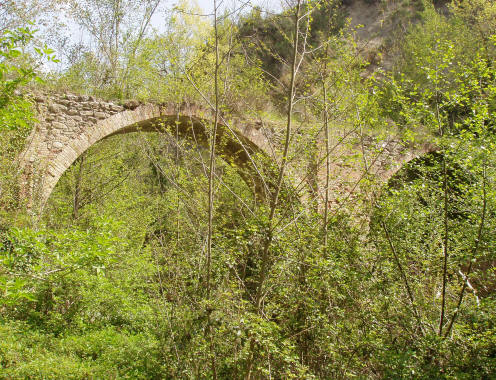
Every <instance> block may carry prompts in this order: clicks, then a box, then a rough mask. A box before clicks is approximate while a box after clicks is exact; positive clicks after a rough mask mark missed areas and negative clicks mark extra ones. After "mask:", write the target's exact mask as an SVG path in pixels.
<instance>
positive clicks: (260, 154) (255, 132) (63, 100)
mask: <svg viewBox="0 0 496 380" xmlns="http://www.w3.org/2000/svg"><path fill="white" fill-rule="evenodd" d="M33 99H34V101H35V103H36V108H37V112H38V120H39V123H38V124H37V125H36V127H35V128H34V130H33V131H32V133H31V135H30V137H29V140H28V141H27V144H26V147H25V149H24V151H23V153H22V154H21V155H20V157H19V165H20V168H21V173H22V175H21V180H20V189H21V198H23V199H24V200H25V201H26V202H27V204H28V206H29V207H30V208H31V207H34V206H35V205H36V207H41V209H42V208H43V206H44V204H45V203H46V201H47V200H48V198H49V196H50V194H51V192H52V190H53V189H54V187H55V185H56V184H57V182H58V180H59V179H60V177H61V176H62V174H63V173H64V172H65V171H66V170H67V169H68V168H69V167H70V166H71V164H72V163H73V162H74V161H75V160H76V159H77V158H78V157H79V156H80V155H81V154H82V153H83V152H85V151H86V150H87V149H88V148H90V147H91V146H92V145H93V144H95V143H97V142H98V141H100V140H102V139H105V138H106V137H109V136H113V135H116V134H121V133H130V132H139V131H143V132H153V131H156V132H158V131H169V132H170V133H171V134H172V135H176V134H177V135H178V136H179V137H181V138H186V139H190V140H192V141H194V142H196V143H197V144H199V145H201V146H204V147H207V146H208V144H209V139H210V138H209V130H210V127H211V125H212V120H213V113H212V111H210V110H206V109H204V108H201V107H198V106H195V105H191V104H181V105H175V104H161V105H159V104H140V103H138V102H136V101H130V102H127V103H126V104H124V105H120V104H115V103H111V102H106V101H101V100H97V99H95V98H94V97H91V96H85V95H74V94H57V93H55V94H49V95H47V94H43V95H37V96H33ZM280 134H281V133H279V135H280ZM280 137H282V136H278V133H277V131H275V130H274V128H270V127H266V126H264V123H263V122H261V121H260V122H250V121H246V120H242V119H240V118H238V119H236V118H235V119H230V121H229V122H228V121H226V120H224V118H222V117H221V120H220V125H219V127H218V135H217V140H216V145H217V151H218V153H219V155H220V156H221V157H223V158H224V159H225V160H227V161H229V162H230V163H231V164H233V165H235V166H236V168H237V169H238V172H239V173H240V175H241V176H242V177H243V179H245V181H247V183H248V184H249V185H250V187H251V188H254V189H255V192H256V193H258V194H262V195H266V194H267V192H270V184H269V183H270V179H266V180H265V181H264V179H263V178H264V175H262V172H264V173H265V175H267V173H268V172H270V170H273V167H274V166H273V165H271V164H270V162H271V161H272V162H278V161H280V154H278V153H277V152H278V151H279V149H277V145H278V141H279V140H280ZM333 138H334V141H339V139H341V137H340V136H338V135H336V136H334V137H333ZM320 145H321V146H322V145H323V144H320ZM355 145H356V144H355ZM342 146H345V144H343V145H342ZM321 148H322V147H320V148H319V149H321ZM358 149H360V150H361V152H362V155H363V158H364V159H363V160H362V161H363V162H362V161H360V162H355V163H353V164H350V163H349V162H350V161H349V160H348V158H349V157H350V156H353V155H355V154H356V153H357V150H358ZM321 150H322V149H321ZM425 150H426V149H425V148H421V149H410V150H408V149H405V148H404V147H403V146H402V145H401V144H399V143H398V142H397V141H395V140H394V139H389V140H387V141H384V142H382V143H380V144H379V146H378V145H377V143H372V144H371V143H370V142H369V143H365V144H364V141H363V139H362V140H361V144H360V145H359V146H355V147H354V148H351V150H350V148H349V145H348V148H344V149H343V148H341V147H338V148H337V149H335V151H334V152H333V157H339V158H338V159H333V164H332V167H331V171H332V181H331V183H330V186H329V187H330V190H331V194H332V199H331V201H332V203H333V204H334V203H335V202H336V201H338V202H339V200H338V198H339V197H343V196H346V194H348V193H349V194H350V195H351V194H352V192H354V191H355V190H356V188H357V185H358V184H359V183H360V181H361V180H362V179H363V178H364V176H365V175H366V174H373V175H374V176H376V177H378V178H381V179H382V180H387V179H388V178H389V177H390V176H391V175H392V174H393V173H395V171H396V170H397V169H398V168H399V167H401V165H402V164H403V163H404V162H406V161H409V160H410V159H412V158H414V157H417V156H419V155H420V154H422V153H424V152H425ZM377 152H379V154H377ZM367 157H369V159H368V160H367ZM260 158H262V159H260ZM367 161H368V162H367ZM324 163H325V162H324ZM268 167H269V169H268ZM270 168H272V169H270ZM322 168H323V169H324V170H325V165H321V169H317V170H315V171H314V173H313V174H312V175H308V166H306V164H305V163H301V165H298V164H297V165H296V166H295V169H294V170H293V171H292V172H290V173H289V176H290V177H291V179H292V182H293V184H294V186H295V188H296V189H297V190H300V191H301V190H302V188H303V187H305V188H308V186H306V185H308V184H310V188H312V187H313V188H314V192H316V193H317V196H316V198H318V199H319V200H320V202H319V203H320V204H322V200H323V199H324V198H323V195H322V193H323V191H324V189H325V181H324V177H325V174H324V173H325V171H324V170H323V169H322ZM265 178H270V177H268V176H265ZM290 182H291V181H290ZM315 189H317V190H316V191H315ZM318 192H320V193H321V194H320V195H319V194H318ZM307 195H308V192H307Z"/></svg>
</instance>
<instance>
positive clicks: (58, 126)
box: [52, 121, 66, 129]
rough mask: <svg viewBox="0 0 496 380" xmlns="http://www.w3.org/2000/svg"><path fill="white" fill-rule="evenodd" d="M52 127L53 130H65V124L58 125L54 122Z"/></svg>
mask: <svg viewBox="0 0 496 380" xmlns="http://www.w3.org/2000/svg"><path fill="white" fill-rule="evenodd" d="M52 127H53V128H55V129H65V128H66V126H65V124H62V123H59V122H58V121H54V122H53V123H52Z"/></svg>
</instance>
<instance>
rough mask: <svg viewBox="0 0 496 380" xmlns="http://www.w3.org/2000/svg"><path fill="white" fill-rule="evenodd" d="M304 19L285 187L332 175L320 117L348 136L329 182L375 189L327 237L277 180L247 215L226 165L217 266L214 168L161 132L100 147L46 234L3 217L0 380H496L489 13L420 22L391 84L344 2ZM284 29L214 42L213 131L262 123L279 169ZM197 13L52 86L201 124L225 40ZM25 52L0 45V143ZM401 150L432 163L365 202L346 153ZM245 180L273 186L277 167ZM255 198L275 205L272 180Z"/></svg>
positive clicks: (241, 23)
mask: <svg viewBox="0 0 496 380" xmlns="http://www.w3.org/2000/svg"><path fill="white" fill-rule="evenodd" d="M90 3H91V4H93V5H95V4H96V5H98V4H100V3H101V2H100V1H88V2H86V4H90ZM132 3H134V2H129V3H126V4H127V5H129V4H132ZM91 4H90V5H91ZM119 4H120V2H106V4H105V5H106V6H107V8H104V9H105V10H106V11H108V10H109V9H110V10H112V9H115V6H117V5H119ZM146 4H150V2H147V3H146ZM178 7H179V8H181V9H182V10H184V11H187V10H191V9H189V8H188V5H187V4H186V3H184V4H179V5H178ZM78 9H79V10H82V11H87V9H84V8H78ZM91 9H94V8H91ZM310 9H312V10H313V13H312V17H311V18H310V19H309V20H308V23H307V22H303V23H302V29H301V33H302V35H303V33H304V30H308V32H309V33H310V34H309V35H308V36H307V37H308V41H307V42H308V45H307V48H308V49H313V48H316V50H315V51H312V54H309V55H306V56H305V59H304V60H303V61H302V62H303V63H302V64H301V66H300V71H299V75H298V76H297V79H296V82H297V83H296V95H295V99H297V102H296V105H295V108H294V111H295V112H294V115H292V117H293V122H294V125H295V129H296V133H294V135H292V139H291V146H290V147H289V153H288V167H289V168H290V169H291V170H289V172H290V175H288V177H290V176H293V174H294V173H305V174H306V177H305V178H304V179H303V180H302V178H298V176H297V175H296V174H294V176H293V177H294V178H292V180H294V181H295V182H297V183H300V182H301V183H302V184H300V186H299V189H301V188H303V187H305V186H306V184H305V183H304V182H306V181H307V180H308V178H309V177H310V176H311V174H312V169H308V166H311V165H309V163H310V164H312V163H315V161H318V160H320V159H321V158H322V154H321V152H320V151H319V149H320V148H321V144H322V140H323V139H324V138H323V136H322V125H323V121H322V114H323V112H324V110H326V109H327V110H328V111H329V115H328V122H329V125H330V127H331V130H332V131H333V133H334V134H333V136H332V138H334V139H336V141H339V139H340V138H341V137H342V136H343V135H346V134H348V133H349V134H352V135H353V138H352V139H351V144H349V146H348V145H346V146H339V148H342V150H341V151H339V152H338V153H335V155H334V156H333V157H332V158H333V164H334V162H336V161H338V160H339V159H342V160H341V161H338V163H337V164H336V166H339V165H341V166H350V167H357V168H362V167H365V169H366V170H365V169H364V171H363V172H362V171H361V170H359V169H357V172H360V174H361V175H362V178H361V179H360V180H361V183H360V186H361V191H362V192H363V196H360V195H357V194H351V193H350V194H340V195H341V196H339V197H336V198H338V201H339V202H341V203H339V205H335V206H336V207H335V208H333V209H332V210H330V211H332V212H330V213H329V218H328V223H327V225H324V226H323V222H322V215H320V213H319V211H320V210H317V208H318V207H317V206H318V204H317V203H318V202H317V201H314V200H313V198H312V197H314V196H315V193H317V191H315V193H313V192H312V191H310V190H309V191H307V190H301V191H300V195H301V194H304V195H303V196H301V200H298V201H297V200H296V196H295V193H296V191H295V190H293V189H291V188H290V180H289V179H288V178H284V180H285V182H286V183H285V184H284V188H283V190H282V192H281V199H282V201H281V202H280V203H279V205H278V207H276V208H275V209H274V210H275V211H274V215H273V216H271V215H270V208H271V199H270V195H269V197H268V198H263V197H261V196H260V194H255V193H254V191H253V189H252V187H253V183H251V182H250V178H244V177H243V178H242V177H241V176H240V174H239V173H240V172H239V171H237V170H236V168H235V167H234V165H233V158H232V157H217V158H216V161H215V167H216V169H215V176H214V189H215V192H214V195H215V196H214V204H213V208H214V212H213V215H214V216H213V227H214V228H213V244H212V255H211V262H210V263H209V264H207V259H206V254H205V250H206V248H205V247H206V241H207V236H208V230H209V228H208V227H209V225H208V220H207V217H206V216H207V215H208V210H209V198H208V194H207V193H208V192H207V189H208V169H207V167H208V160H209V158H210V157H209V156H208V154H207V152H206V150H207V149H206V148H208V147H205V146H201V145H199V144H197V143H196V142H195V141H182V140H181V141H177V139H176V136H175V135H174V133H173V132H174V131H173V128H171V129H170V130H169V131H160V132H158V133H155V134H148V135H145V134H144V133H141V132H138V133H134V134H127V135H116V136H112V137H110V138H108V139H106V140H105V141H102V142H100V143H98V144H95V145H94V146H92V147H91V148H90V149H89V150H88V151H87V152H85V154H84V155H83V156H81V157H80V158H79V159H78V160H77V161H76V163H75V164H74V165H72V166H71V167H70V168H69V169H68V170H67V171H66V173H65V174H64V176H63V177H62V178H61V179H60V181H59V183H58V184H57V186H56V188H55V190H54V192H53V194H52V195H51V197H50V200H49V202H48V204H47V206H46V208H45V212H44V215H42V216H40V219H39V220H37V221H35V222H34V223H33V224H32V225H31V226H26V225H25V224H23V223H16V222H15V220H14V218H13V217H12V218H11V219H8V220H9V224H8V225H6V226H5V227H4V228H3V229H2V231H1V233H0V377H3V378H73V379H85V378H133V379H135V378H136V379H177V378H184V379H199V378H213V377H214V374H213V371H212V368H215V369H216V373H217V378H219V379H238V378H246V377H247V374H248V373H250V374H251V376H252V378H254V379H265V378H280V379H286V378H287V379H350V378H361V379H473V378H487V379H490V378H494V376H495V373H496V362H495V352H496V340H495V333H496V331H495V324H496V317H495V314H494V307H495V306H496V305H495V296H494V294H495V293H494V292H495V289H496V272H495V267H494V263H495V260H496V257H495V252H496V246H495V242H496V238H495V236H494V231H496V212H495V210H496V203H495V199H496V187H495V176H496V167H495V166H494V162H495V161H496V157H495V152H496V149H495V148H496V139H495V136H496V135H495V130H494V129H495V114H494V112H495V108H496V82H495V80H496V71H495V67H494V63H493V62H494V51H495V45H494V43H495V42H496V40H495V37H494V35H493V34H494V29H491V27H490V26H491V25H493V24H492V23H493V22H494V14H495V13H494V6H493V5H492V3H491V2H490V1H487V0H470V1H466V2H463V4H462V2H456V3H454V4H453V5H452V6H451V8H450V10H451V14H450V15H449V17H448V16H445V15H442V14H439V13H438V12H436V11H435V9H434V8H433V7H431V6H429V5H426V6H425V7H424V10H423V11H422V13H421V21H422V22H421V23H419V24H417V25H413V26H411V27H410V29H409V30H408V32H407V33H406V36H405V37H404V44H403V48H402V50H401V51H397V52H395V53H396V61H395V65H394V70H393V72H391V73H388V74H386V75H383V73H380V72H379V73H377V74H375V75H369V74H370V73H368V72H366V70H367V69H369V70H370V67H368V66H367V63H366V62H365V60H364V59H363V58H361V57H360V55H359V51H360V47H359V44H358V43H357V42H356V41H355V40H354V37H353V34H352V33H348V32H345V31H344V30H343V29H342V28H343V23H342V14H341V11H340V10H339V11H338V10H336V8H335V3H334V2H327V1H325V2H321V1H311V2H308V3H306V4H305V10H310ZM125 10H126V12H127V11H129V9H127V8H126V9H125ZM109 12H110V11H109ZM291 12H292V10H291V9H286V10H285V11H284V13H283V14H282V15H271V16H267V15H265V14H263V13H262V11H261V10H260V9H257V8H254V9H253V10H252V12H251V13H249V14H245V15H243V16H242V17H241V18H240V20H238V21H236V22H235V21H233V20H232V19H231V18H230V17H229V14H228V13H226V15H225V16H223V17H221V18H220V20H219V22H218V25H217V27H218V28H217V29H218V34H219V39H218V41H217V42H218V45H219V55H220V57H221V59H222V64H221V65H220V66H219V67H217V72H218V74H219V78H220V82H219V83H218V84H219V85H220V86H219V87H220V89H219V95H220V99H219V101H220V104H221V115H222V119H223V120H230V119H231V117H232V118H233V119H234V120H235V117H234V116H237V115H239V114H243V115H249V116H250V117H253V118H254V119H256V120H258V118H259V117H262V116H263V118H262V122H265V121H266V117H267V115H268V114H270V116H271V118H272V121H274V120H275V122H274V125H270V126H269V127H268V128H266V131H270V133H271V134H272V135H273V136H274V139H273V141H274V146H273V147H271V149H273V150H274V152H275V154H276V156H277V155H278V154H279V157H280V150H281V145H280V144H279V143H278V141H279V139H280V137H281V130H280V128H279V126H278V123H279V124H280V123H281V120H283V118H284V116H283V115H281V114H279V113H278V111H277V109H278V108H279V106H280V105H281V104H287V103H286V101H287V96H288V93H287V88H285V87H284V86H285V83H286V82H287V81H286V79H287V78H286V76H287V70H286V69H285V67H286V66H287V65H285V64H284V62H285V61H289V58H290V55H289V54H290V53H289V52H290V50H291V38H290V37H291V36H290V34H291V30H292V26H294V25H293V24H292V22H293V20H292V19H291V17H288V15H290V14H291ZM191 13H194V12H189V13H188V12H180V13H175V14H174V15H173V17H171V18H170V19H168V29H167V31H166V32H164V33H162V34H159V33H149V34H147V33H145V35H143V36H142V37H140V38H137V36H135V35H134V34H133V33H134V31H130V32H129V34H126V33H124V34H123V35H120V39H118V41H117V44H116V45H112V46H111V47H112V48H113V50H112V51H111V53H112V54H111V57H106V58H105V59H102V57H100V56H98V54H97V53H96V51H95V50H92V49H83V51H82V53H81V54H80V55H76V56H75V59H74V60H73V61H72V62H71V64H70V66H69V67H68V68H67V70H65V71H64V72H63V73H62V75H61V77H60V78H59V82H58V84H57V85H60V86H66V87H67V88H72V89H75V90H77V91H82V92H89V93H92V94H98V95H101V96H105V97H109V98H118V99H124V98H127V97H133V98H138V99H140V100H144V101H148V100H152V101H156V102H166V101H169V100H173V101H175V102H177V103H180V102H182V101H185V102H195V103H200V104H202V105H204V106H205V107H206V108H208V107H211V106H212V104H213V103H214V100H213V99H214V97H215V91H214V87H215V86H214V85H215V83H214V81H213V77H214V72H215V69H216V68H215V51H214V50H213V46H215V42H216V41H215V39H214V37H215V36H214V33H213V30H212V28H211V27H210V25H208V23H205V22H204V21H203V20H204V19H202V18H200V17H198V16H195V15H194V14H191ZM110 14H111V12H110V13H108V12H107V13H105V16H109V15H110ZM131 14H132V13H126V14H125V15H120V14H117V15H116V16H118V17H117V21H118V20H120V19H121V18H120V17H121V16H122V17H124V16H126V17H128V16H129V15H131ZM83 16H85V17H86V19H85V20H86V22H88V20H93V18H92V17H94V16H95V15H92V14H88V13H85V14H83ZM114 21H115V20H114ZM128 21H129V22H128V24H126V25H124V26H125V27H129V26H130V25H132V24H133V22H136V20H128ZM99 26H104V27H105V26H108V21H106V22H103V23H102V24H101V25H100V24H99ZM114 26H115V25H114ZM472 28H475V29H476V30H478V31H479V32H480V33H475V34H474V33H472ZM16 33H17V34H16ZM16 33H10V34H6V35H5V36H4V37H3V40H2V41H4V45H3V46H4V50H2V51H3V52H4V53H5V55H4V56H3V57H4V59H3V60H2V61H1V65H3V66H0V67H1V68H2V70H3V71H2V73H4V74H3V77H2V82H1V83H2V85H3V86H4V87H2V88H3V89H4V93H5V94H8V96H7V95H6V97H5V102H6V103H5V107H3V108H1V107H0V115H2V112H4V110H7V109H10V110H11V111H12V112H10V113H8V112H7V111H5V115H4V116H3V117H4V119H2V120H5V122H4V126H5V127H4V128H3V127H2V129H1V130H0V133H1V136H2V138H5V139H6V140H5V141H7V139H10V138H11V137H12V136H13V135H12V133H18V132H19V131H29V126H30V125H31V124H30V123H31V122H32V121H33V119H32V114H30V113H28V103H27V102H26V103H23V101H22V99H21V98H20V97H18V96H16V95H15V93H14V92H13V90H14V89H15V88H17V87H18V86H22V85H25V84H27V82H28V81H29V80H31V79H34V78H35V77H34V75H35V74H34V70H33V71H30V70H32V69H29V68H27V69H26V70H27V71H23V70H24V69H19V68H20V67H24V66H22V64H23V63H24V61H23V60H20V58H21V55H18V53H16V51H18V52H21V50H22V48H21V46H24V43H27V42H28V40H29V39H31V36H30V34H29V32H28V31H22V30H20V31H18V32H16ZM252 33H255V34H252ZM23 35H25V39H23V38H24V37H22V36H23ZM133 36H134V37H133ZM253 36H256V37H257V38H254V37H253ZM107 42H108V41H107ZM112 43H114V42H113V41H112ZM320 44H323V45H322V46H320V47H319V45H320ZM109 46H110V45H109ZM100 52H101V51H100ZM40 53H42V54H43V55H45V56H46V55H50V56H51V51H49V50H45V51H38V52H37V53H36V54H40ZM26 62H29V61H26ZM112 65H114V66H112ZM26 67H28V66H26ZM31 67H32V66H31ZM267 73H269V74H272V75H273V76H276V78H273V79H274V80H267V77H266V76H267V75H268V74H267ZM275 79H277V80H275ZM278 80H279V81H280V83H279V82H278ZM324 89H325V91H326V94H327V98H326V103H324V100H323V96H322V91H324ZM2 99H3V98H2ZM23 104H24V105H25V108H23V107H24V106H23ZM15 107H17V108H15ZM15 110H17V111H15ZM14 111H15V112H14ZM290 116H291V115H290ZM7 118H10V119H7ZM16 120H17V121H16ZM19 120H21V121H19ZM23 120H24V121H25V124H23V122H22V121H23ZM198 122H205V130H206V131H210V130H211V127H212V126H211V124H209V123H208V121H204V120H199V121H198ZM232 124H234V123H232ZM233 127H236V126H235V125H233ZM255 127H256V126H255ZM397 129H398V130H400V131H401V133H402V136H401V137H402V138H403V142H404V143H405V145H408V144H410V145H411V146H414V145H415V144H417V143H418V142H419V140H420V142H421V143H423V142H425V141H426V140H428V141H429V143H430V146H431V148H432V151H431V152H430V153H429V154H426V155H425V156H423V157H419V158H416V159H413V160H412V161H410V162H409V163H408V164H406V165H405V166H404V167H403V168H401V169H400V170H399V171H398V172H397V173H396V174H395V175H394V176H393V177H392V179H391V180H390V181H389V183H388V184H387V186H386V187H385V188H383V189H382V190H381V192H380V193H372V194H367V193H366V190H368V189H369V187H370V188H373V184H374V180H375V178H374V174H373V173H372V171H370V170H369V168H370V167H368V165H370V160H369V158H368V157H366V156H365V154H363V152H362V154H363V155H361V154H359V153H358V151H359V150H360V147H362V148H363V144H364V139H365V138H369V139H370V140H373V137H371V136H377V135H380V134H387V135H388V136H389V135H391V134H392V133H393V132H395V131H396V130H397ZM23 133H24V132H23ZM206 135H207V137H208V132H206ZM22 136H25V134H23V135H22ZM22 141H23V139H22V138H20V139H19V144H20V145H19V146H21V144H22ZM222 143H224V141H222ZM373 143H374V142H373ZM319 144H320V145H319ZM5 146H7V145H5ZM357 147H358V148H357ZM2 149H4V148H3V147H2ZM5 149H6V150H5V152H4V151H1V152H0V153H1V154H0V157H1V158H2V160H5V162H10V161H12V157H13V155H14V153H13V152H14V151H15V150H14V149H13V148H9V149H11V150H7V148H5ZM353 149H354V150H353ZM352 150H353V152H357V153H356V154H350V156H352V157H350V158H349V159H345V158H344V157H340V154H343V155H344V156H345V155H346V154H345V153H341V152H342V151H344V152H347V151H352ZM377 152H378V153H379V154H380V153H381V152H382V151H381V150H380V149H379V148H377ZM374 153H376V152H374ZM253 160H254V162H255V163H256V164H257V165H258V167H259V168H260V170H261V171H262V172H263V173H264V174H270V172H271V171H272V170H273V168H274V167H277V165H278V163H277V162H276V163H275V164H274V163H272V166H271V167H270V168H267V166H268V165H266V166H264V165H263V164H264V161H263V159H261V158H259V157H253ZM362 161H363V162H364V163H362ZM241 173H243V172H241ZM307 173H309V174H307ZM313 174H314V175H315V177H317V176H318V174H319V173H318V172H316V170H314V172H313ZM264 179H265V180H266V181H267V182H268V186H269V190H270V189H273V186H274V185H273V182H274V178H273V177H271V176H270V175H267V176H266V177H264ZM317 180H318V178H317V179H316V180H315V183H317V182H318V181H317ZM333 180H334V178H332V176H331V181H333ZM308 182H310V180H308ZM271 186H272V187H271ZM316 187H317V186H316ZM10 190H12V191H13V190H15V189H14V186H12V185H11V188H9V191H10ZM317 190H318V189H317ZM320 190H322V189H320ZM349 195H353V197H352V198H350V199H351V200H352V201H351V202H347V201H348V197H347V196H349ZM317 197H318V193H317V196H315V198H317ZM337 206H339V207H337ZM6 214H7V213H6ZM7 215H8V214H7ZM357 215H360V216H362V217H361V218H359V217H357ZM324 233H325V234H327V237H328V239H327V242H326V243H324V242H323V240H324V239H323V235H324ZM446 243H447V245H446ZM445 247H447V249H446V250H445V249H444V248H445ZM444 259H446V264H445V260H444ZM207 265H209V267H210V271H209V276H210V277H209V278H208V280H207V270H206V268H207ZM469 268H470V269H469ZM467 280H468V282H467ZM207 283H208V284H209V288H208V290H207ZM467 284H468V285H467ZM257 300H260V302H257ZM441 310H443V311H444V314H443V320H442V321H441ZM440 321H441V322H442V323H441V330H442V331H440V328H439V324H440ZM212 359H214V360H212ZM212 361H214V362H215V363H214V364H213V365H212Z"/></svg>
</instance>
